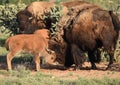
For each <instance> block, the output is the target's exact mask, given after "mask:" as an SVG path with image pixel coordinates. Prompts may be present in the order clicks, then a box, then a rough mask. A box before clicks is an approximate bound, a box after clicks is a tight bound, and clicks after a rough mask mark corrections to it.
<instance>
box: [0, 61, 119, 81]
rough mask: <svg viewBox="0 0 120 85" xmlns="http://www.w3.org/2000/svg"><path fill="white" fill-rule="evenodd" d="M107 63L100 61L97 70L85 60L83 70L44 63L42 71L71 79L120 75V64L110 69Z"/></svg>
mask: <svg viewBox="0 0 120 85" xmlns="http://www.w3.org/2000/svg"><path fill="white" fill-rule="evenodd" d="M107 65H108V63H99V64H97V67H98V69H97V70H92V69H91V68H90V63H89V62H85V63H84V65H83V68H82V69H81V70H73V69H74V65H73V66H72V67H71V68H69V69H65V68H64V67H63V66H62V65H55V66H53V65H50V66H48V65H47V66H46V65H43V66H42V68H41V70H40V71H41V72H42V73H45V74H48V75H53V77H52V78H56V77H59V78H61V79H70V80H73V79H78V78H79V77H83V78H100V79H101V78H104V77H110V78H117V77H120V64H118V63H114V64H113V65H112V67H111V68H110V69H108V70H106V67H107ZM29 67H30V66H29ZM29 67H28V68H29ZM6 69H7V67H6V65H5V64H0V70H6ZM29 69H30V70H31V74H32V75H35V74H36V71H35V70H34V69H35V68H29Z"/></svg>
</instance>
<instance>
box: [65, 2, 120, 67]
mask: <svg viewBox="0 0 120 85" xmlns="http://www.w3.org/2000/svg"><path fill="white" fill-rule="evenodd" d="M73 3H74V2H73ZM73 3H72V5H74V4H73ZM80 3H82V4H79V5H77V6H74V7H72V8H70V11H69V13H68V14H67V15H66V17H69V18H68V20H67V22H66V23H65V24H63V28H64V40H65V41H66V42H67V44H68V46H72V45H73V46H72V47H68V48H70V49H71V50H69V52H71V55H73V59H74V62H72V60H71V63H70V62H69V59H71V57H70V56H66V58H65V61H66V62H65V66H68V67H69V66H71V65H72V63H75V64H76V65H77V66H78V65H79V66H81V62H78V61H76V56H78V55H79V57H84V56H83V53H84V52H88V56H89V60H90V62H91V65H92V66H91V67H92V68H93V69H95V68H96V65H95V56H96V55H95V53H96V52H95V51H96V50H97V49H98V48H101V47H104V49H105V50H106V51H107V52H108V54H109V55H110V62H109V65H108V67H110V65H111V64H112V63H113V55H114V50H115V45H116V41H117V38H118V30H119V29H120V25H119V24H120V21H119V20H118V18H117V17H115V15H114V14H113V13H109V11H106V10H103V9H101V8H100V7H98V6H96V5H93V4H89V3H86V2H85V3H84V2H80ZM75 4H76V2H75ZM68 5H70V4H68ZM71 16H72V17H71ZM63 17H64V16H63ZM66 24H67V26H66ZM116 27H117V28H116ZM116 29H118V30H116ZM76 49H79V50H76ZM78 51H79V52H78ZM79 57H77V59H80V61H82V60H81V59H82V58H79Z"/></svg>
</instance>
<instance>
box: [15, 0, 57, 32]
mask: <svg viewBox="0 0 120 85" xmlns="http://www.w3.org/2000/svg"><path fill="white" fill-rule="evenodd" d="M54 6H55V4H54V3H53V2H46V1H41V2H33V3H31V4H29V5H28V6H27V7H26V8H25V9H24V10H21V11H19V12H18V13H17V15H16V17H17V21H18V25H19V28H20V32H21V33H25V34H26V33H27V34H28V33H33V32H34V31H35V30H36V29H41V28H47V29H49V28H50V26H51V20H50V19H47V20H46V21H47V22H45V20H43V16H44V13H45V12H48V11H49V10H50V8H51V7H54Z"/></svg>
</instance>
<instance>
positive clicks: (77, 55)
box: [71, 44, 85, 69]
mask: <svg viewBox="0 0 120 85" xmlns="http://www.w3.org/2000/svg"><path fill="white" fill-rule="evenodd" d="M71 53H72V56H73V59H74V62H75V65H76V68H75V69H80V68H82V64H83V62H84V61H85V55H84V52H83V51H82V50H80V49H79V48H78V46H76V45H75V44H72V45H71Z"/></svg>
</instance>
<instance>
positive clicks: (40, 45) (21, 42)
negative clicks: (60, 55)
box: [6, 29, 56, 71]
mask: <svg viewBox="0 0 120 85" xmlns="http://www.w3.org/2000/svg"><path fill="white" fill-rule="evenodd" d="M48 34H49V31H48V30H47V29H41V30H37V31H35V32H34V34H19V35H15V36H12V37H9V38H8V39H7V40H6V48H7V49H8V50H9V53H8V54H7V65H8V70H11V69H12V67H11V60H12V58H13V57H14V56H15V55H16V54H17V53H20V52H28V53H32V54H33V55H34V61H35V63H36V70H37V71H39V70H40V59H39V58H40V57H44V58H45V61H46V62H47V63H49V64H52V63H53V62H54V60H55V58H56V55H55V52H54V51H52V50H50V49H48V40H49V35H48Z"/></svg>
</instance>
